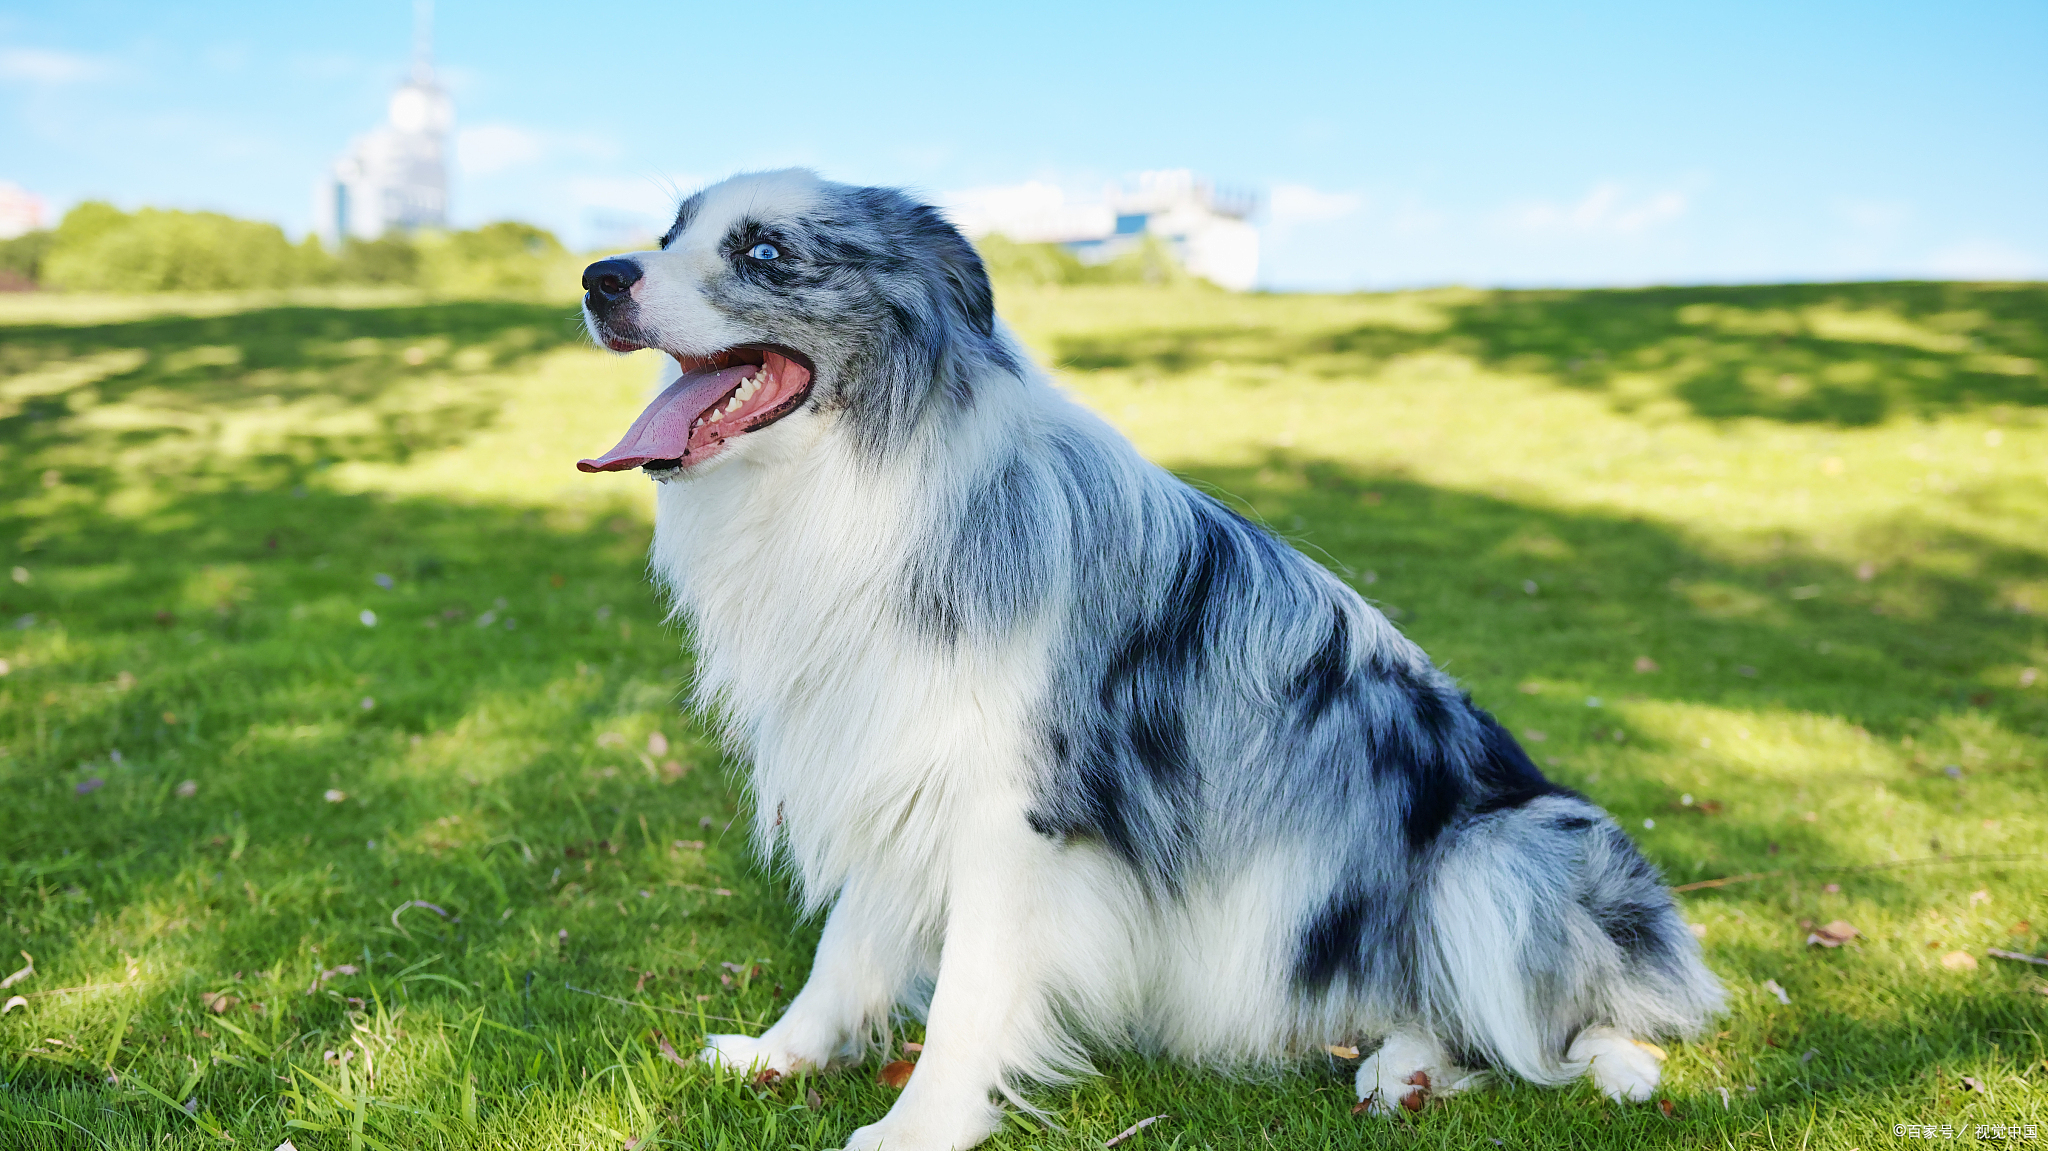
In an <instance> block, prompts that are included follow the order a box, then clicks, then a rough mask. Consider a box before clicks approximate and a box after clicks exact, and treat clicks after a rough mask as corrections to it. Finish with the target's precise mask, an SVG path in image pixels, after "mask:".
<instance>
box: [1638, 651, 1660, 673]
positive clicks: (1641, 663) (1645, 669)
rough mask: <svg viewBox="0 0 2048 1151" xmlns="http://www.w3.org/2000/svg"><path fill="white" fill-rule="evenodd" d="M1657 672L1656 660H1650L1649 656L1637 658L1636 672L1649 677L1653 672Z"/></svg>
mask: <svg viewBox="0 0 2048 1151" xmlns="http://www.w3.org/2000/svg"><path fill="white" fill-rule="evenodd" d="M1656 670H1657V661H1656V660H1654V659H1651V658H1650V657H1649V656H1646V655H1639V656H1637V657H1636V672H1637V673H1638V674H1640V675H1648V674H1650V673H1651V672H1653V671H1656Z"/></svg>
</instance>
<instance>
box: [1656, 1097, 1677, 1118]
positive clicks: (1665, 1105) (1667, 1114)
mask: <svg viewBox="0 0 2048 1151" xmlns="http://www.w3.org/2000/svg"><path fill="white" fill-rule="evenodd" d="M1657 1110H1659V1111H1662V1112H1663V1113H1664V1118H1666V1119H1676V1118H1678V1108H1677V1107H1675V1106H1673V1105H1672V1103H1671V1100H1669V1099H1659V1100H1657Z"/></svg>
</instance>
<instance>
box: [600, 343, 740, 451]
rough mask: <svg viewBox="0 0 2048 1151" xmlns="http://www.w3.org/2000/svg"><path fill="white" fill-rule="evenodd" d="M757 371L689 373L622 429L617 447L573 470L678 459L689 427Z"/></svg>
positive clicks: (736, 367) (687, 439)
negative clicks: (624, 434)
mask: <svg viewBox="0 0 2048 1151" xmlns="http://www.w3.org/2000/svg"><path fill="white" fill-rule="evenodd" d="M759 370H760V369H759V368H758V367H756V366H755V365H753V364H735V365H734V366H732V367H730V368H722V369H720V370H718V371H715V372H692V373H690V374H688V375H685V376H683V377H682V378H681V379H679V380H677V381H676V382H675V383H673V384H670V385H669V386H668V387H666V388H664V389H662V393H661V394H660V395H658V396H656V397H654V402H653V403H651V404H649V405H647V410H646V411H644V412H641V413H640V418H639V419H637V420H634V421H633V426H632V427H630V428H627V429H626V436H625V438H624V439H622V440H620V441H619V444H618V446H617V447H615V448H613V449H612V450H611V451H608V452H606V453H605V454H603V455H601V456H599V457H597V458H596V459H594V460H580V461H578V462H577V464H576V467H577V470H579V471H586V472H621V471H625V470H626V469H627V468H637V467H639V466H640V465H641V464H644V463H646V462H648V461H649V460H679V459H682V458H683V456H684V455H685V454H686V453H688V452H689V450H690V424H691V423H693V422H694V421H695V420H696V419H697V417H698V416H700V415H703V414H704V410H705V409H706V408H709V407H710V406H711V405H712V404H714V403H717V402H718V401H719V400H720V399H722V398H723V397H724V396H725V393H727V392H729V391H731V390H733V389H734V388H736V387H738V386H739V385H740V382H741V381H742V380H745V379H746V378H747V377H748V376H751V375H753V374H754V373H755V372H757V371H759Z"/></svg>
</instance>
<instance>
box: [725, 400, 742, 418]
mask: <svg viewBox="0 0 2048 1151" xmlns="http://www.w3.org/2000/svg"><path fill="white" fill-rule="evenodd" d="M746 402H747V401H745V400H744V399H741V398H740V397H738V396H734V397H733V398H732V402H731V403H729V404H727V405H725V410H726V413H727V414H731V413H733V412H736V411H739V410H740V405H741V404H744V403H746Z"/></svg>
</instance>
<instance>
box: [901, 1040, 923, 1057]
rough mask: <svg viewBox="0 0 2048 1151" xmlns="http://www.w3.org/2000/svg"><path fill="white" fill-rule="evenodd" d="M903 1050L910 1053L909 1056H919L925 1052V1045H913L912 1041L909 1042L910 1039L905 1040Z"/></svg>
mask: <svg viewBox="0 0 2048 1151" xmlns="http://www.w3.org/2000/svg"><path fill="white" fill-rule="evenodd" d="M903 1050H904V1051H906V1052H908V1053H909V1054H912V1055H915V1054H917V1053H918V1052H920V1051H923V1050H924V1044H922V1043H912V1042H911V1041H910V1040H908V1039H905V1040H904V1041H903Z"/></svg>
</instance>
